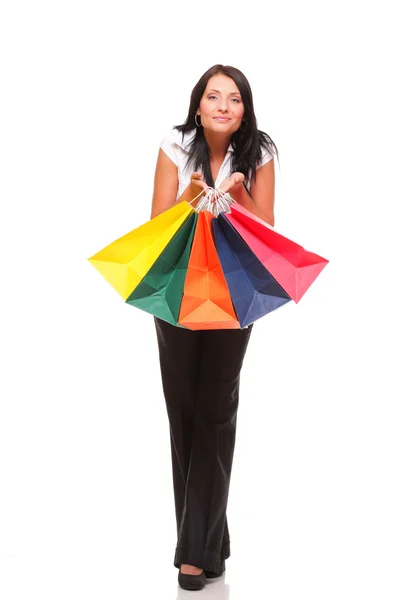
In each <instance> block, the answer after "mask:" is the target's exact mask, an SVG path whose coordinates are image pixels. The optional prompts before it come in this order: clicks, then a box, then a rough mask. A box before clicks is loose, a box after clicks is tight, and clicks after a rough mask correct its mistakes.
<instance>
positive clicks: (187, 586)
mask: <svg viewBox="0 0 400 600" xmlns="http://www.w3.org/2000/svg"><path fill="white" fill-rule="evenodd" d="M178 582H179V585H180V586H181V588H183V589H184V590H202V589H203V587H204V586H205V585H206V576H205V575H204V570H203V571H202V572H201V573H200V575H186V573H181V568H180V567H179V573H178Z"/></svg>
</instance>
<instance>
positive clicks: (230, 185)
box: [219, 171, 244, 194]
mask: <svg viewBox="0 0 400 600" xmlns="http://www.w3.org/2000/svg"><path fill="white" fill-rule="evenodd" d="M243 182H244V175H243V173H240V172H239V171H238V172H236V173H232V175H231V176H230V177H227V178H226V179H224V181H223V182H222V183H221V185H220V186H219V189H220V190H221V191H222V192H229V193H230V194H234V193H235V192H238V191H239V189H240V188H241V187H242V183H243Z"/></svg>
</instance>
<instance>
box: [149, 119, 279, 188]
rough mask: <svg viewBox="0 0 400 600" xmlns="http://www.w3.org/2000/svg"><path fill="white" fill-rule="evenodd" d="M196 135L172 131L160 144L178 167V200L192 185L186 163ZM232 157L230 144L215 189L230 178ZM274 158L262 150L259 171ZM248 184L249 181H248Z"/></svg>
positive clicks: (192, 131)
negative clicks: (190, 184)
mask: <svg viewBox="0 0 400 600" xmlns="http://www.w3.org/2000/svg"><path fill="white" fill-rule="evenodd" d="M195 135H196V130H195V129H192V130H191V131H189V132H187V133H185V134H184V136H183V140H182V133H181V132H180V131H178V130H176V129H172V130H170V131H168V132H167V133H166V134H165V135H164V136H163V138H162V140H161V142H160V148H162V149H163V150H164V152H165V154H166V155H167V156H168V157H169V158H170V159H171V160H172V162H174V163H175V164H176V166H177V167H178V179H179V187H178V193H177V196H176V199H178V198H179V197H180V196H181V195H182V194H183V192H184V191H185V189H186V188H187V186H188V185H189V183H190V177H191V174H192V172H193V168H191V165H190V163H189V165H188V166H186V162H187V159H188V154H189V150H188V147H189V145H190V143H191V142H192V140H193V138H194V136H195ZM232 155H233V146H232V144H229V147H228V150H227V152H226V155H225V158H224V161H223V163H222V165H221V168H220V170H219V172H218V176H217V179H216V180H215V187H218V186H220V185H221V183H222V182H223V181H224V180H225V179H226V178H227V177H229V173H230V169H231V163H232ZM272 158H273V155H272V154H271V153H270V152H269V151H268V150H266V149H264V148H263V149H262V156H261V161H260V162H259V164H258V165H257V169H259V168H260V167H262V166H263V165H265V164H266V163H267V162H269V161H270V160H271V159H272ZM246 183H247V184H248V180H246Z"/></svg>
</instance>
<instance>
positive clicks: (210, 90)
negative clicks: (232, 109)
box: [208, 88, 240, 96]
mask: <svg viewBox="0 0 400 600" xmlns="http://www.w3.org/2000/svg"><path fill="white" fill-rule="evenodd" d="M219 91H220V90H215V89H214V88H211V89H209V90H208V92H219ZM229 95H230V96H240V93H239V92H232V93H231V94H229Z"/></svg>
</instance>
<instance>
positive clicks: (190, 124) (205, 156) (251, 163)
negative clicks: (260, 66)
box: [174, 64, 279, 195]
mask: <svg viewBox="0 0 400 600" xmlns="http://www.w3.org/2000/svg"><path fill="white" fill-rule="evenodd" d="M218 73H222V74H223V75H227V76H228V77H230V78H231V79H233V81H234V82H235V83H236V85H237V87H238V88H239V91H240V94H241V96H242V101H243V104H244V114H243V120H242V124H243V125H244V124H245V128H244V130H243V131H241V129H240V128H239V129H238V130H237V131H235V132H234V133H233V134H232V137H231V144H232V147H233V157H232V164H231V170H230V173H229V174H230V175H231V174H232V173H235V172H240V173H243V175H244V176H245V181H244V185H245V187H246V190H247V192H248V193H249V194H250V190H249V189H248V187H247V185H246V178H247V179H248V181H249V182H251V181H252V178H254V180H255V178H256V167H257V163H258V162H259V161H260V160H261V156H262V149H263V148H265V149H267V150H268V151H269V152H270V153H271V154H272V155H274V154H276V156H277V158H278V161H279V154H278V149H277V147H276V145H275V143H274V142H273V141H272V139H271V138H270V136H269V135H268V134H267V133H265V132H264V131H260V130H259V129H258V128H257V119H256V116H255V113H254V104H253V94H252V91H251V87H250V84H249V82H248V80H247V79H246V77H245V76H244V74H243V73H242V72H241V71H239V69H236V68H235V67H231V66H229V65H219V64H218V65H214V66H213V67H211V68H210V69H208V71H206V72H205V73H204V74H203V75H202V76H201V77H200V79H199V80H198V82H197V83H196V85H195V86H194V88H193V90H192V93H191V95H190V105H189V111H188V115H187V117H186V121H185V122H184V123H183V124H182V125H174V129H176V130H178V131H180V132H181V133H182V141H183V137H184V134H185V133H187V132H189V131H193V129H196V135H195V136H194V138H193V141H192V142H191V144H190V146H189V147H188V152H189V156H188V159H187V162H186V166H187V165H188V164H189V163H190V162H192V164H193V170H194V171H196V170H198V169H199V168H201V170H202V172H203V174H204V180H205V182H206V183H207V185H209V186H211V187H215V184H214V180H213V177H212V174H211V167H210V151H209V147H208V144H207V140H206V138H205V136H204V131H203V127H197V126H196V121H195V116H196V111H197V109H198V108H199V106H200V100H201V98H202V96H203V94H204V91H205V89H206V87H207V83H208V80H209V79H210V77H212V76H213V75H217V74H218ZM244 122H246V123H244ZM241 127H242V125H241ZM250 195H251V194H250Z"/></svg>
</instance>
